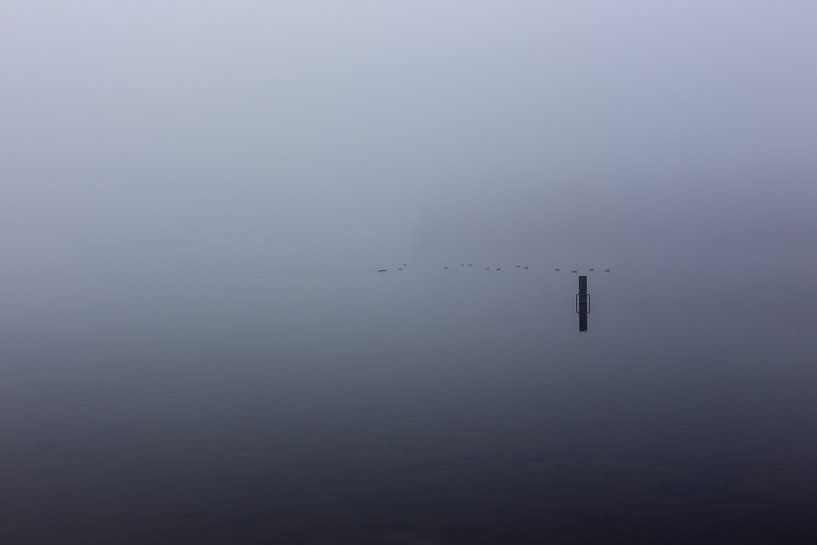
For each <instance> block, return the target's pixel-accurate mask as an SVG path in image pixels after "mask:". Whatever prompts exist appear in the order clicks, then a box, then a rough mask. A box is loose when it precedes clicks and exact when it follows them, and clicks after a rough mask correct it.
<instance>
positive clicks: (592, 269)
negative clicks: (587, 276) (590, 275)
mask: <svg viewBox="0 0 817 545" xmlns="http://www.w3.org/2000/svg"><path fill="white" fill-rule="evenodd" d="M588 270H589V271H595V270H596V269H594V268H592V267H591V268H590V269H588Z"/></svg>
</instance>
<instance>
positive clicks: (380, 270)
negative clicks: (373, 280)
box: [377, 269, 389, 272]
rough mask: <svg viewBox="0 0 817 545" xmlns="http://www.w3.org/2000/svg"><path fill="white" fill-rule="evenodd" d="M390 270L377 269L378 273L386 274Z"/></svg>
mask: <svg viewBox="0 0 817 545" xmlns="http://www.w3.org/2000/svg"><path fill="white" fill-rule="evenodd" d="M388 270H389V269H377V272H386V271H388Z"/></svg>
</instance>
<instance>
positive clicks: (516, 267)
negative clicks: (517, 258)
mask: <svg viewBox="0 0 817 545" xmlns="http://www.w3.org/2000/svg"><path fill="white" fill-rule="evenodd" d="M514 268H515V269H521V268H522V265H514Z"/></svg>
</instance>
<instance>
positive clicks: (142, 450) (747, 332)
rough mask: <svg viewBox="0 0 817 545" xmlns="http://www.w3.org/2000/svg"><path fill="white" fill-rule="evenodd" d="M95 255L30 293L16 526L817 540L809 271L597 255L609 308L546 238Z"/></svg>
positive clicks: (3, 523)
mask: <svg viewBox="0 0 817 545" xmlns="http://www.w3.org/2000/svg"><path fill="white" fill-rule="evenodd" d="M568 269H569V268H568ZM642 269H643V268H642ZM69 280H70V281H71V282H73V284H72V285H73V286H75V287H76V286H79V287H78V288H76V289H75V290H74V291H71V290H66V289H64V288H61V287H59V286H54V287H48V286H47V285H46V283H45V282H43V283H38V282H37V280H36V279H33V280H31V279H30V280H29V281H28V284H26V285H27V286H28V288H23V289H20V290H17V291H15V293H10V294H9V295H8V297H7V299H10V304H11V305H12V306H15V305H16V307H15V308H19V309H25V311H21V312H18V313H16V314H15V315H6V316H4V317H3V333H2V340H3V347H2V348H1V349H0V356H2V367H0V389H1V390H0V403H2V405H1V406H0V444H1V445H2V448H1V449H0V543H4V544H10V545H35V544H36V545H40V544H46V543H48V544H52V545H59V544H85V543H89V544H91V543H93V544H96V543H106V544H140V545H141V544H146V543H151V544H153V543H156V544H179V543H196V544H198V543H201V544H219V545H222V544H235V545H240V544H248V545H249V544H285V545H297V544H325V545H336V544H337V545H357V544H363V545H366V544H385V545H392V544H393V545H408V544H412V545H431V544H435V545H449V544H450V545H473V544H502V545H530V544H596V543H598V544H601V543H604V544H608V543H615V544H618V543H620V544H625V543H626V544H633V543H662V544H673V543H695V544H702V543H703V544H708V543H712V544H715V543H717V544H723V543H741V544H771V543H776V544H800V543H802V544H807V543H817V396H816V395H815V392H817V334H816V333H815V332H817V309H816V308H815V304H814V302H815V301H817V289H815V287H814V281H813V280H814V277H813V275H812V274H810V273H808V272H804V271H798V270H787V269H786V268H785V267H775V266H768V267H758V268H755V269H753V270H752V272H751V273H747V272H745V271H739V270H717V269H715V270H701V269H696V268H694V267H686V268H684V269H683V270H678V269H676V268H673V267H666V268H659V267H656V268H654V269H652V270H650V269H644V270H627V268H626V267H620V268H617V269H614V270H613V272H612V273H610V274H604V273H600V272H596V273H592V276H591V279H590V292H591V293H592V313H591V317H590V332H589V333H587V334H579V333H578V332H577V323H576V321H577V320H576V314H575V312H574V308H573V305H574V299H573V298H574V294H575V292H576V285H575V284H576V277H575V275H571V274H570V273H569V272H565V270H564V269H563V271H562V272H561V273H554V272H552V271H551V270H550V269H549V268H544V267H541V266H540V267H535V268H532V269H531V270H529V271H520V270H514V269H508V268H505V269H503V271H491V272H486V271H482V270H481V269H477V268H475V269H474V270H464V271H462V270H457V269H456V268H452V270H450V271H445V272H444V271H441V270H437V269H436V268H429V269H427V270H412V269H411V268H409V269H408V270H406V271H404V272H403V273H399V274H398V273H396V272H390V273H387V274H384V275H378V274H377V273H370V272H354V271H349V272H338V271H336V272H332V271H327V272H324V273H304V272H291V273H282V272H276V273H272V272H271V273H269V274H259V275H257V276H255V277H252V278H247V277H236V276H230V275H221V276H218V275H213V276H211V277H207V276H206V275H202V274H200V275H198V276H197V277H196V279H195V281H192V280H189V279H187V280H186V279H183V278H181V277H176V276H173V275H172V274H171V275H170V276H169V277H166V278H164V279H158V278H157V279H150V282H147V280H146V282H145V284H146V285H147V284H149V285H148V286H147V287H146V285H143V284H139V283H138V282H134V285H122V286H118V287H116V288H115V289H114V288H111V287H108V288H98V287H95V286H94V283H93V281H92V280H87V281H83V280H82V279H69ZM134 293H137V294H138V296H134Z"/></svg>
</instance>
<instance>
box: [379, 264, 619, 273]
mask: <svg viewBox="0 0 817 545" xmlns="http://www.w3.org/2000/svg"><path fill="white" fill-rule="evenodd" d="M473 266H474V264H473V263H460V267H463V268H466V267H473ZM405 267H408V265H407V264H405V263H403V266H402V267H397V268H396V270H398V271H402V270H403V268H405ZM449 268H450V267H449V266H448V265H444V266H443V267H442V269H443V270H444V271H447V270H448V269H449ZM513 268H514V269H523V270H528V269H530V267H529V266H527V265H514V266H513ZM491 269H492V267H483V270H484V271H490V270H491ZM493 270H495V271H501V270H502V267H493ZM553 270H554V271H555V272H559V271H561V270H562V269H561V268H560V267H556V268H555V269H553ZM587 270H588V271H590V272H593V271H595V270H596V269H595V268H593V267H591V268H589V269H587ZM377 272H379V273H385V272H389V269H378V270H377ZM570 272H571V273H573V274H578V272H579V270H578V269H573V270H571V271H570ZM604 272H606V273H608V272H610V269H604Z"/></svg>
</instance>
